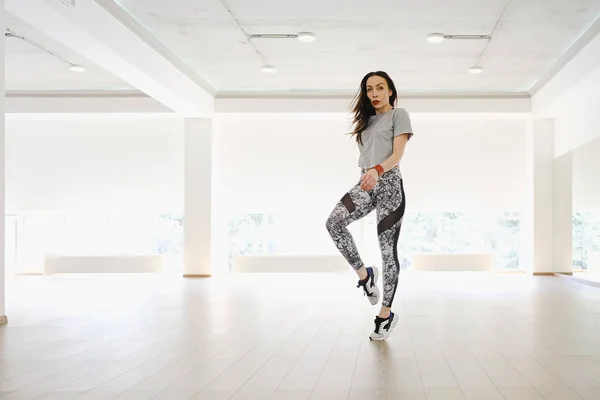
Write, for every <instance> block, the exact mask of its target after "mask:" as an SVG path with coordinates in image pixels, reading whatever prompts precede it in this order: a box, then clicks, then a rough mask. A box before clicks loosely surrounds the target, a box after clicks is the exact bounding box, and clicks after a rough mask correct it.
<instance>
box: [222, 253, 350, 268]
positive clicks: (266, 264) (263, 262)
mask: <svg viewBox="0 0 600 400" xmlns="http://www.w3.org/2000/svg"><path fill="white" fill-rule="evenodd" d="M232 268H233V272H339V271H348V268H350V266H349V265H348V263H347V262H346V260H345V259H344V258H343V257H342V256H341V255H306V256H304V255H295V254H292V255H285V254H243V255H237V256H234V258H233V267H232Z"/></svg>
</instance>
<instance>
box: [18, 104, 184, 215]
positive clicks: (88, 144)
mask: <svg viewBox="0 0 600 400" xmlns="http://www.w3.org/2000/svg"><path fill="white" fill-rule="evenodd" d="M183 133H184V131H183V121H182V120H180V119H174V118H173V117H162V118H161V117H153V118H149V117H144V118H143V119H141V118H140V117H127V116H121V117H119V116H112V117H110V118H106V117H100V116H92V115H85V116H81V117H73V116H71V117H68V118H66V119H65V117H64V116H63V117H62V118H61V117H60V116H55V117H40V118H36V119H31V118H30V117H27V116H22V117H19V116H9V118H7V121H6V186H7V190H6V201H7V212H9V213H10V212H29V211H61V210H93V209H100V210H112V209H131V208H134V209H142V208H144V209H152V210H157V211H182V210H183Z"/></svg>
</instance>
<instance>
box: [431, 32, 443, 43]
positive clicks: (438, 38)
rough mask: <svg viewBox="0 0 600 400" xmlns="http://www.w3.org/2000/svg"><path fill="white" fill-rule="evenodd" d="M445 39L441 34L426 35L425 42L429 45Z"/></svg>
mask: <svg viewBox="0 0 600 400" xmlns="http://www.w3.org/2000/svg"><path fill="white" fill-rule="evenodd" d="M444 39H445V37H444V34H443V33H430V34H429V35H427V41H428V42H429V43H442V42H443V41H444Z"/></svg>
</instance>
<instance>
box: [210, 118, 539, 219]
mask: <svg viewBox="0 0 600 400" xmlns="http://www.w3.org/2000/svg"><path fill="white" fill-rule="evenodd" d="M412 122H413V128H414V131H415V136H414V137H413V139H411V141H410V142H409V143H408V146H407V149H406V152H405V156H404V159H403V160H402V162H401V167H402V171H403V174H404V179H405V189H406V192H407V199H408V208H409V210H411V211H416V210H464V209H468V210H473V209H499V210H517V211H518V210H521V209H522V207H523V201H524V196H525V188H526V179H525V176H524V170H525V155H526V154H525V151H526V148H525V142H526V131H527V119H526V117H523V116H503V115H499V114H498V115H492V114H486V115H483V116H482V115H464V114H461V115H442V114H435V115H433V114H412ZM349 129H350V121H349V119H348V118H347V116H345V115H342V114H340V115H331V116H318V115H314V114H313V115H278V116H263V117H262V118H258V117H257V116H251V115H232V116H228V115H221V116H219V117H218V119H217V122H216V128H215V132H216V134H217V135H219V137H220V140H221V149H222V151H221V153H220V158H221V162H222V164H221V168H220V174H221V176H220V179H221V182H222V184H223V186H222V187H223V190H224V197H225V198H224V201H225V202H226V203H227V204H228V208H229V209H235V210H238V211H240V212H242V211H260V210H280V209H284V210H285V209H290V208H296V209H297V210H298V213H299V214H303V215H306V214H307V213H320V214H321V217H323V216H326V215H325V213H328V212H329V211H330V210H331V208H332V207H333V205H334V204H335V202H337V200H339V198H341V196H342V195H343V194H344V193H345V191H346V190H347V189H349V188H350V187H351V186H352V185H353V184H355V183H356V182H357V180H358V178H359V176H360V174H359V169H358V167H357V160H358V150H357V148H356V144H355V143H354V141H353V139H351V138H350V137H348V136H346V135H345V132H347V131H348V130H349ZM321 219H323V218H321Z"/></svg>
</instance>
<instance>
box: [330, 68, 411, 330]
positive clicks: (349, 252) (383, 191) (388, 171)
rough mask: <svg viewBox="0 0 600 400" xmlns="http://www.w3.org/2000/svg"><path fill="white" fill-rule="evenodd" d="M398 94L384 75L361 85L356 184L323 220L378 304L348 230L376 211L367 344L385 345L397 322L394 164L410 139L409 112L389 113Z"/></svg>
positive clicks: (400, 201) (356, 107)
mask: <svg viewBox="0 0 600 400" xmlns="http://www.w3.org/2000/svg"><path fill="white" fill-rule="evenodd" d="M397 97H398V93H397V92H396V87H395V86H394V82H393V81H392V79H391V78H390V77H389V76H388V74H387V73H385V72H382V71H377V72H370V73H368V74H367V75H366V76H365V77H364V78H363V79H362V82H361V84H360V90H359V93H358V94H357V96H356V98H355V99H354V101H353V112H354V128H353V132H352V134H353V135H354V136H356V141H357V143H358V148H359V151H360V159H359V163H358V165H359V167H360V168H361V171H362V176H361V178H360V181H359V182H358V183H357V184H356V185H354V187H352V188H351V189H350V190H349V191H348V193H346V194H345V195H344V196H343V197H342V198H341V200H340V201H339V202H338V203H337V204H336V206H335V208H334V209H333V211H332V212H331V214H330V215H329V218H328V219H327V224H326V226H327V230H328V231H329V234H330V235H331V238H332V239H333V241H334V243H335V245H336V246H337V248H338V249H339V251H340V252H341V253H342V255H343V256H344V257H345V259H346V260H347V261H348V263H350V265H351V266H352V268H354V270H355V271H356V273H357V274H358V277H359V281H358V286H357V287H362V288H363V290H364V294H365V295H366V296H367V298H368V299H369V301H370V302H371V304H373V305H375V304H377V302H378V301H379V297H380V295H379V289H378V288H377V282H378V278H379V271H378V269H377V267H375V266H371V267H365V265H364V264H363V262H362V260H361V258H360V255H359V254H358V250H357V249H356V245H355V243H354V240H353V238H352V235H351V234H350V231H348V229H347V226H348V225H350V224H351V223H352V222H355V221H357V220H359V219H360V218H362V217H364V216H366V215H367V214H369V213H370V212H371V211H373V210H376V212H377V235H378V237H379V247H380V249H381V258H382V262H383V300H382V303H381V309H380V311H379V315H377V316H376V317H375V330H374V331H373V333H371V335H370V336H369V338H370V339H371V340H385V339H387V337H388V336H389V335H390V333H391V332H392V330H393V329H394V327H395V326H396V324H397V323H398V317H397V316H396V315H395V314H394V313H393V312H392V311H391V307H392V303H393V301H394V296H395V294H396V288H397V286H398V274H399V273H400V263H399V261H398V255H397V245H398V236H399V235H400V226H401V225H402V218H403V217H404V207H405V198H404V188H403V186H402V174H401V173H400V168H399V167H398V164H399V162H400V160H401V158H402V155H403V154H404V148H405V146H406V143H407V142H408V140H409V139H410V138H411V137H412V135H413V132H412V127H411V122H410V118H409V115H408V113H407V112H406V110H404V109H402V108H394V106H395V104H396V99H397Z"/></svg>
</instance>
